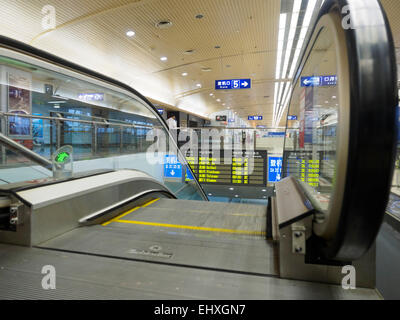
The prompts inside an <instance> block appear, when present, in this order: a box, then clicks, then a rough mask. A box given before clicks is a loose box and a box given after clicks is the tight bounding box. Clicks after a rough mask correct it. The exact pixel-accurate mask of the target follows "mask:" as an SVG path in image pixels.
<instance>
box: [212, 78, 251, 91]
mask: <svg viewBox="0 0 400 320" xmlns="http://www.w3.org/2000/svg"><path fill="white" fill-rule="evenodd" d="M232 89H251V79H228V80H215V90H232Z"/></svg>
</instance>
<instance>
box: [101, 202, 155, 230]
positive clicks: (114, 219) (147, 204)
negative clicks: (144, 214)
mask: <svg viewBox="0 0 400 320" xmlns="http://www.w3.org/2000/svg"><path fill="white" fill-rule="evenodd" d="M158 200H160V198H157V199H154V200H150V201H149V202H146V203H145V204H144V205H142V206H137V207H135V208H133V209H131V210H129V211H127V212H124V213H123V214H120V215H119V216H117V217H115V218H112V219H111V220H109V221H107V222H104V223H103V224H102V226H103V227H105V226H107V225H109V224H110V223H112V222H116V221H117V220H119V219H120V218H122V217H125V216H127V215H128V214H130V213H132V212H133V211H135V210H137V209H139V208H144V207H147V206H149V205H151V204H152V203H154V202H156V201H158Z"/></svg>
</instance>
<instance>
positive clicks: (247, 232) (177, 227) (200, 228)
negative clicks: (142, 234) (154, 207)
mask: <svg viewBox="0 0 400 320" xmlns="http://www.w3.org/2000/svg"><path fill="white" fill-rule="evenodd" d="M115 222H120V223H130V224H139V225H144V226H153V227H165V228H176V229H190V230H200V231H211V232H224V233H237V234H247V235H260V236H265V235H266V232H263V231H247V230H231V229H221V228H206V227H194V226H183V225H176V224H166V223H155V222H144V221H130V220H116V221H115Z"/></svg>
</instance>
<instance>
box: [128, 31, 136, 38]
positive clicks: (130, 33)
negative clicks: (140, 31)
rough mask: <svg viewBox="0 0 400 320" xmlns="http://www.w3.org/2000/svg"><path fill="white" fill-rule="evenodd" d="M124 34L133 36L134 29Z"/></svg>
mask: <svg viewBox="0 0 400 320" xmlns="http://www.w3.org/2000/svg"><path fill="white" fill-rule="evenodd" d="M126 35H127V36H128V37H133V36H134V35H135V31H132V30H129V31H128V32H127V33H126Z"/></svg>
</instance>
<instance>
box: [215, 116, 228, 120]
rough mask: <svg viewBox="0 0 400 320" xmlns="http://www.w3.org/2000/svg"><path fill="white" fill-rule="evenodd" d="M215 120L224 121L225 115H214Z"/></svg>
mask: <svg viewBox="0 0 400 320" xmlns="http://www.w3.org/2000/svg"><path fill="white" fill-rule="evenodd" d="M215 120H216V121H226V116H216V117H215Z"/></svg>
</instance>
